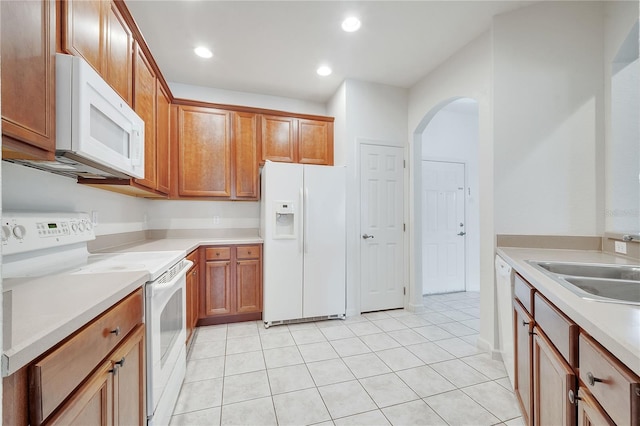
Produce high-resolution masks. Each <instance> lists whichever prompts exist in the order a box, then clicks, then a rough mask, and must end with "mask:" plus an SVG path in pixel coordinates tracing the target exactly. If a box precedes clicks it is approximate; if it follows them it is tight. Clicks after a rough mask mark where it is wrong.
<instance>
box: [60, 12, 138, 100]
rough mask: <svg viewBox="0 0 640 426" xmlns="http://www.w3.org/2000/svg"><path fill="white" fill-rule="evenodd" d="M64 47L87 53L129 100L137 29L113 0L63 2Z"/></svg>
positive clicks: (87, 58)
mask: <svg viewBox="0 0 640 426" xmlns="http://www.w3.org/2000/svg"><path fill="white" fill-rule="evenodd" d="M61 4H62V13H61V22H62V25H63V30H62V43H61V45H62V46H61V47H62V50H63V51H64V52H66V53H69V54H71V55H74V56H81V57H83V58H84V59H85V60H86V61H87V62H88V63H89V64H91V66H93V68H95V69H96V71H98V73H99V74H100V75H101V76H102V77H103V78H104V79H105V81H106V82H107V83H109V85H110V86H111V87H113V89H114V90H115V91H116V92H117V93H118V94H120V96H122V98H123V99H124V100H125V101H126V102H127V103H128V104H129V105H131V104H132V96H133V84H132V83H133V57H134V55H133V33H132V31H131V28H130V27H129V25H128V24H127V22H126V21H125V19H124V18H123V16H122V14H121V13H120V11H119V10H118V7H117V6H116V3H115V2H112V1H109V0H103V1H95V0H67V1H63V2H61Z"/></svg>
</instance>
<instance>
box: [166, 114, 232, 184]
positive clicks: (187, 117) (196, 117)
mask: <svg viewBox="0 0 640 426" xmlns="http://www.w3.org/2000/svg"><path fill="white" fill-rule="evenodd" d="M178 114H179V124H178V132H179V136H178V141H179V150H178V174H179V176H178V181H179V185H178V192H179V195H183V196H196V197H197V196H205V197H207V196H208V197H230V196H231V184H230V183H231V170H230V165H231V164H230V163H231V138H230V135H229V120H230V117H229V116H230V112H228V111H223V110H214V109H208V108H196V107H184V106H181V107H180V108H179V112H178Z"/></svg>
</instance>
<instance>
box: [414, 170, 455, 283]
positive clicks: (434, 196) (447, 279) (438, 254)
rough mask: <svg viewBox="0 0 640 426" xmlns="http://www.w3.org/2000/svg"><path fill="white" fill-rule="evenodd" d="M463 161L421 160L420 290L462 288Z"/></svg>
mask: <svg viewBox="0 0 640 426" xmlns="http://www.w3.org/2000/svg"><path fill="white" fill-rule="evenodd" d="M464 217H465V213H464V164H462V163H449V162H442V161H423V162H422V283H423V285H422V292H423V294H434V293H451V292H456V291H464V290H465V241H466V237H465V234H466V233H465V226H464Z"/></svg>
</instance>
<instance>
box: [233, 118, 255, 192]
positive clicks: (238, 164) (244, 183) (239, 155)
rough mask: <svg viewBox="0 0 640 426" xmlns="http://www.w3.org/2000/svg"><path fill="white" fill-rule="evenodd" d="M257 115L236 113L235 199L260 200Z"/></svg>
mask: <svg viewBox="0 0 640 426" xmlns="http://www.w3.org/2000/svg"><path fill="white" fill-rule="evenodd" d="M257 124H258V122H257V115H256V114H252V113H245V112H236V113H234V140H235V144H234V147H235V170H234V174H235V180H234V183H235V186H234V188H235V198H243V199H257V198H258V182H259V174H258V141H257Z"/></svg>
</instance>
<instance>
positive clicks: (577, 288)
mask: <svg viewBox="0 0 640 426" xmlns="http://www.w3.org/2000/svg"><path fill="white" fill-rule="evenodd" d="M527 262H528V263H529V264H530V265H532V266H533V267H535V268H536V269H538V270H540V271H542V272H544V273H545V274H546V275H548V276H549V277H551V278H553V279H554V280H555V281H556V282H558V283H559V284H560V285H562V286H563V287H565V288H566V289H568V290H570V291H572V292H573V293H575V294H576V295H578V296H580V297H582V298H583V299H589V300H596V301H600V302H611V303H623V304H631V305H640V266H638V265H613V264H598V263H576V262H541V261H534V260H529V261H527Z"/></svg>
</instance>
